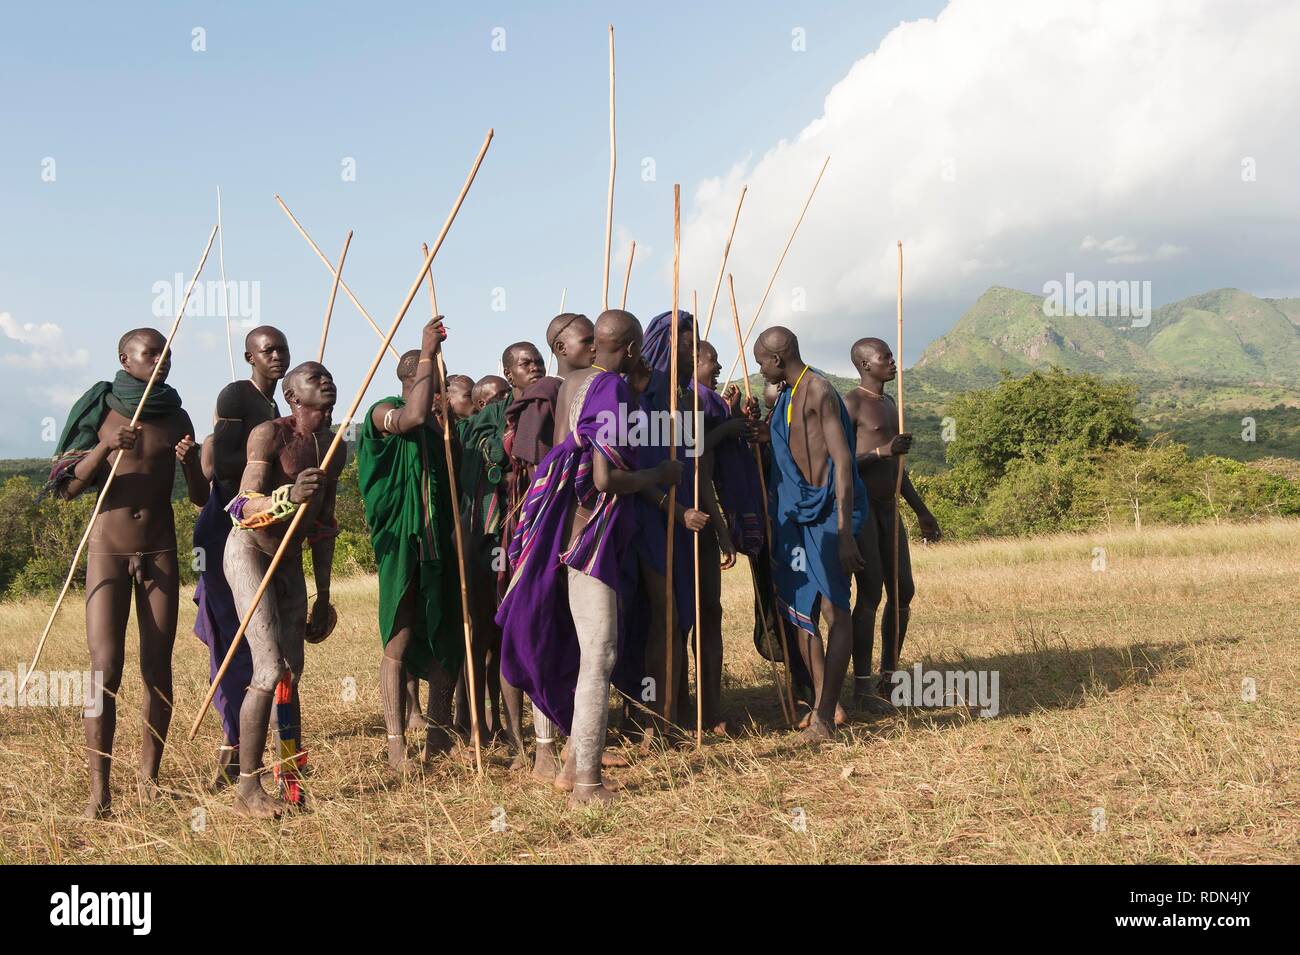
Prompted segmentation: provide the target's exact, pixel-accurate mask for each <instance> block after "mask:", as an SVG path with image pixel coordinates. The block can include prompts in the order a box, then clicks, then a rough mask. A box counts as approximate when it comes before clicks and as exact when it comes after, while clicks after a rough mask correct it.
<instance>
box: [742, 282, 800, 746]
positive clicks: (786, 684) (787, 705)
mask: <svg viewBox="0 0 1300 955" xmlns="http://www.w3.org/2000/svg"><path fill="white" fill-rule="evenodd" d="M727 294H728V296H729V297H730V298H731V324H732V325H733V327H734V328H735V329H736V342H737V344H739V345H740V363H741V368H742V371H743V373H744V377H743V378H741V379H740V380H741V383H742V384H743V385H744V387H745V400H746V401H748V400H749V399H750V398H752V397H754V394H753V392H752V391H751V390H750V387H749V361H748V360H747V359H746V358H745V346H744V338H743V337H742V336H741V334H740V311H739V309H737V308H736V283H735V281H734V280H733V278H732V276H731V273H727ZM751 448H752V449H753V452H754V466H755V467H756V468H757V469H758V487H759V491H760V492H761V494H762V497H761V498H760V501H761V503H762V507H763V530H764V532H765V533H766V535H767V552H768V554H773V553H775V551H774V549H773V544H772V522H771V520H770V519H769V516H768V512H767V477H766V475H764V474H763V454H762V452H761V451H759V450H758V446H757V445H751ZM772 595H773V597H775V596H776V591H775V581H774V582H773V594H772ZM754 596H755V597H756V598H758V613H759V616H760V617H762V621H761V622H762V624H763V642H764V643H766V644H767V654H768V663H770V664H771V665H772V681H773V683H774V684H775V685H776V695H777V699H779V700H780V701H781V714H782V715H783V716H784V717H785V718H786V722H788V723H789V724H790V726H791V727H793V726H794V724H795V716H796V714H795V705H794V679H793V678H792V677H791V675H790V642H789V641H788V640H787V639H786V638H785V621H784V620H783V619H782V617H781V611H780V610H779V609H777V612H776V614H775V616H776V625H777V627H778V628H779V631H780V634H781V654H782V662H783V663H784V664H785V679H784V680H782V679H781V676H780V671H779V670H778V669H777V665H776V659H775V658H776V653H775V652H774V650H775V648H774V647H773V646H772V631H771V630H769V629H768V626H767V614H766V613H764V612H763V595H762V594H761V593H759V590H758V577H757V575H754ZM772 606H773V608H774V609H776V604H775V603H773V604H772ZM787 697H788V701H787Z"/></svg>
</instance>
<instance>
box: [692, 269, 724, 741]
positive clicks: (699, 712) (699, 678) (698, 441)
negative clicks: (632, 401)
mask: <svg viewBox="0 0 1300 955" xmlns="http://www.w3.org/2000/svg"><path fill="white" fill-rule="evenodd" d="M697 308H699V302H698V301H697V300H696V297H695V291H694V290H692V291H691V400H692V402H693V404H694V409H693V410H694V414H695V416H694V418H693V420H692V421H691V432H692V435H693V437H694V439H695V467H694V468H693V471H694V476H695V509H696V510H697V511H698V510H699V509H700V458H701V456H702V454H703V451H704V435H703V433H702V429H701V428H700V389H699V387H698V386H697V385H696V383H695V375H696V370H697V369H698V368H699V366H700V334H699V333H700V324H699V323H700V316H699V313H698V312H697V311H696V309H697ZM719 532H720V531H718V530H716V529H715V533H719ZM691 543H692V545H693V546H694V548H695V748H696V749H699V748H700V747H702V746H703V745H704V670H703V667H701V666H700V661H701V660H702V659H703V657H701V656H700V651H701V649H702V648H703V646H704V644H703V643H702V642H701V636H700V627H701V619H702V615H701V613H700V535H699V534H698V533H696V534H694V535H693V536H692V539H691Z"/></svg>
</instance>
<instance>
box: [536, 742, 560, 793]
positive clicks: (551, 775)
mask: <svg viewBox="0 0 1300 955" xmlns="http://www.w3.org/2000/svg"><path fill="white" fill-rule="evenodd" d="M559 772H560V760H559V759H558V758H557V757H556V755H555V747H554V746H552V745H551V744H550V743H538V744H537V754H536V755H535V756H534V757H533V775H534V776H535V777H537V778H538V779H540V780H542V781H543V782H548V783H553V782H555V777H556V776H557V775H558V774H559Z"/></svg>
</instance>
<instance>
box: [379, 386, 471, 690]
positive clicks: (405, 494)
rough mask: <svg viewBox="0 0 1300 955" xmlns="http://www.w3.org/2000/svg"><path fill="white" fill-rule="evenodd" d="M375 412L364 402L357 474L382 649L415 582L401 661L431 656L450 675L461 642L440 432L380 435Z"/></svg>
mask: <svg viewBox="0 0 1300 955" xmlns="http://www.w3.org/2000/svg"><path fill="white" fill-rule="evenodd" d="M385 403H388V404H393V405H396V406H397V407H398V408H400V407H402V406H403V405H404V404H406V402H405V401H403V400H402V399H401V398H384V399H383V400H382V401H379V402H376V403H375V404H385ZM374 409H375V405H371V406H370V409H369V410H368V411H367V412H366V417H365V421H364V422H363V424H362V426H361V437H360V440H359V442H358V446H357V476H358V479H359V482H360V485H361V497H362V500H363V501H364V502H365V509H366V523H367V524H368V525H369V527H370V542H371V544H372V545H373V546H374V549H375V563H376V564H377V565H378V567H379V636H380V639H381V640H382V641H383V643H384V645H385V646H387V644H388V641H389V640H390V639H392V636H393V634H394V632H395V630H396V628H395V626H394V624H395V621H396V617H397V605H398V604H399V603H400V602H401V600H402V597H403V596H404V595H405V593H406V589H407V587H408V586H410V584H411V581H412V579H418V581H419V588H420V589H419V593H418V595H417V597H416V601H415V607H416V620H415V625H414V631H415V632H414V634H413V635H412V639H411V645H410V648H409V649H408V650H407V651H406V655H405V657H404V659H403V664H404V665H405V666H406V668H407V669H408V670H410V671H411V672H413V673H416V674H424V673H426V672H428V669H429V664H430V663H431V662H432V661H434V660H437V661H438V663H439V664H440V665H441V666H442V668H443V670H445V671H446V672H447V673H449V674H453V675H454V674H455V673H457V672H458V671H459V670H460V666H461V663H462V662H463V661H464V657H465V644H464V638H463V635H462V627H463V622H462V616H461V608H460V580H459V577H458V574H457V570H456V548H455V543H454V541H453V536H452V535H453V534H454V533H455V531H454V525H453V524H452V522H451V521H449V520H448V519H447V517H448V515H450V514H452V513H454V512H453V511H452V510H451V495H450V493H449V491H448V481H447V462H446V459H445V458H444V456H443V454H444V452H443V449H442V447H441V445H442V435H441V434H440V433H439V432H437V431H435V430H434V429H433V427H431V426H430V425H429V424H426V425H425V426H424V427H422V428H418V429H416V430H415V431H413V432H411V433H410V434H405V435H389V434H384V433H383V432H381V431H380V430H379V429H378V428H376V427H375V425H374V421H373V420H372V415H373V413H374Z"/></svg>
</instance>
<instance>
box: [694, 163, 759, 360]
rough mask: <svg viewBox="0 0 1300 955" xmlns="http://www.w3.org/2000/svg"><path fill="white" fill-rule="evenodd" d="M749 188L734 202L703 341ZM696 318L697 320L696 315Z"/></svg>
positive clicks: (745, 188) (716, 304) (711, 317)
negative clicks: (734, 206)
mask: <svg viewBox="0 0 1300 955" xmlns="http://www.w3.org/2000/svg"><path fill="white" fill-rule="evenodd" d="M748 190H749V186H741V187H740V199H739V200H738V201H737V202H736V214H735V215H734V216H733V217H732V219H731V231H730V232H728V233H727V244H726V245H724V246H723V247H722V264H721V265H719V266H718V280H717V281H716V282H714V283H713V299H712V301H710V302H709V317H708V319H707V320H706V321H705V322H704V340H705V341H708V339H709V330H710V329H712V328H713V310H714V309H715V308H717V306H718V292H720V291H721V290H722V273H723V272H725V271H727V256H729V255H730V254H731V240H732V239H734V238H735V237H736V223H737V222H739V221H740V207H741V206H743V205H744V204H745V193H746V192H747V191H748ZM696 318H699V316H698V315H697V316H696Z"/></svg>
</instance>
